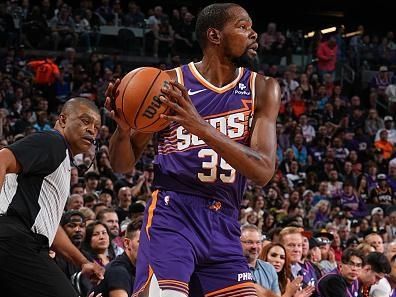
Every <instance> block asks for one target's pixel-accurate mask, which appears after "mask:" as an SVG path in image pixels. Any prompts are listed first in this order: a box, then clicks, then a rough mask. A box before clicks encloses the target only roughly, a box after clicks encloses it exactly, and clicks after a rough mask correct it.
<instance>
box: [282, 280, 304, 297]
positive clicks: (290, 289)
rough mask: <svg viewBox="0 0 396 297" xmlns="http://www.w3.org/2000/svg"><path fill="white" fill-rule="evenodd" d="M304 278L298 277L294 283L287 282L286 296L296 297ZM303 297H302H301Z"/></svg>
mask: <svg viewBox="0 0 396 297" xmlns="http://www.w3.org/2000/svg"><path fill="white" fill-rule="evenodd" d="M302 280H303V277H302V276H297V277H296V278H295V279H294V280H293V281H290V280H289V279H288V280H287V284H286V290H285V295H286V296H294V294H296V293H297V291H298V290H299V289H300V287H301V282H302ZM299 297H301V296H299Z"/></svg>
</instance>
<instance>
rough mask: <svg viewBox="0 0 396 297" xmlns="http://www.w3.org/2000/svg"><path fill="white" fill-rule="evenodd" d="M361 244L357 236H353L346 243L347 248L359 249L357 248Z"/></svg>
mask: <svg viewBox="0 0 396 297" xmlns="http://www.w3.org/2000/svg"><path fill="white" fill-rule="evenodd" d="M359 244H360V241H359V238H358V237H357V236H351V237H349V238H348V240H347V241H346V244H345V246H346V248H357V246H358V245H359Z"/></svg>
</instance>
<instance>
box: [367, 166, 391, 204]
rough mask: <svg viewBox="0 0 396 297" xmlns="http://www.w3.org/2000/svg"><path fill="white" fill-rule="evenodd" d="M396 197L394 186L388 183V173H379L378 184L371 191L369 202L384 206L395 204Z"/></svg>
mask: <svg viewBox="0 0 396 297" xmlns="http://www.w3.org/2000/svg"><path fill="white" fill-rule="evenodd" d="M395 199H396V197H395V195H394V192H393V190H392V188H391V187H390V186H389V184H388V179H387V177H386V174H384V173H380V174H378V175H377V185H376V187H375V188H374V189H372V190H371V192H370V197H369V203H371V204H374V205H379V206H381V207H382V208H384V207H388V206H391V205H394V204H395V203H396V200H395Z"/></svg>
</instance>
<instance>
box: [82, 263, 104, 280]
mask: <svg viewBox="0 0 396 297" xmlns="http://www.w3.org/2000/svg"><path fill="white" fill-rule="evenodd" d="M81 272H82V274H84V275H86V276H87V277H88V278H89V279H90V280H91V282H93V283H96V284H97V283H99V282H100V281H101V280H102V279H103V278H104V268H103V267H102V266H100V265H99V264H98V263H93V262H88V263H85V264H83V265H82V266H81Z"/></svg>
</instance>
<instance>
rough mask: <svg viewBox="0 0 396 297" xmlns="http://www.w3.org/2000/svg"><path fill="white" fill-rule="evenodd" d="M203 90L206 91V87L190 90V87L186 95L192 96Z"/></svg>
mask: <svg viewBox="0 0 396 297" xmlns="http://www.w3.org/2000/svg"><path fill="white" fill-rule="evenodd" d="M203 91H206V89H202V90H197V91H191V89H189V90H188V92H187V93H188V96H192V95H195V94H198V93H201V92H203Z"/></svg>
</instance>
